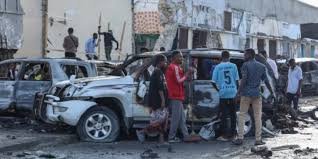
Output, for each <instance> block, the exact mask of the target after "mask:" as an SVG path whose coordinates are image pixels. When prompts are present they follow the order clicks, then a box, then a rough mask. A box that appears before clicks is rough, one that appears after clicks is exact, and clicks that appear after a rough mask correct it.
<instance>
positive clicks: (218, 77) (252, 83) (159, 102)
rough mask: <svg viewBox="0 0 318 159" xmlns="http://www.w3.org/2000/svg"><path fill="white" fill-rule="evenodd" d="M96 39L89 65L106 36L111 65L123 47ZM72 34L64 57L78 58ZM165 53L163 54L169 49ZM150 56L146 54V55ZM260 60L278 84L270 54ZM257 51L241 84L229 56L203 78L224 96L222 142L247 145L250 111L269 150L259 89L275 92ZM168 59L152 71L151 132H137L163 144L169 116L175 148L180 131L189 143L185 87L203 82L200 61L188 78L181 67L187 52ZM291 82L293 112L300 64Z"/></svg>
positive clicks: (158, 60) (88, 46)
mask: <svg viewBox="0 0 318 159" xmlns="http://www.w3.org/2000/svg"><path fill="white" fill-rule="evenodd" d="M100 29H101V28H100V27H99V28H98V30H99V31H98V33H94V34H93V36H92V38H90V39H88V40H87V41H86V43H85V52H86V56H87V58H88V59H89V60H91V59H98V57H97V55H96V51H95V48H96V47H97V46H98V45H99V42H100V40H99V36H104V45H105V57H106V59H107V60H111V56H110V54H111V51H112V49H113V48H112V47H113V45H112V44H113V42H115V43H116V44H117V47H116V49H115V50H117V49H118V42H117V41H116V39H115V38H114V37H113V35H112V32H111V31H109V32H100ZM73 33H74V30H73V28H69V29H68V34H69V35H68V36H66V37H65V38H64V43H63V47H64V49H65V57H67V58H75V57H76V52H77V48H78V46H79V42H78V38H77V37H76V36H74V35H73ZM160 50H162V51H164V50H165V49H164V48H161V49H160ZM142 52H145V51H142ZM259 54H260V55H261V56H262V57H264V58H265V59H266V62H267V63H268V64H269V65H270V67H271V69H272V71H273V73H274V77H275V79H276V80H277V79H278V78H279V72H278V68H277V65H276V62H275V61H274V60H272V59H270V58H269V57H268V56H267V53H266V51H260V52H259ZM255 55H256V53H255V51H254V50H253V49H247V50H245V53H244V58H245V63H244V64H243V66H242V67H241V68H240V70H241V76H242V77H241V79H240V77H239V71H238V68H237V66H236V65H235V64H234V63H232V62H230V53H229V52H228V51H223V52H222V59H221V62H220V61H218V59H213V60H206V61H203V63H202V64H203V65H204V66H203V67H202V68H203V69H204V70H202V71H201V72H203V73H204V75H203V76H204V77H203V76H202V75H199V76H202V77H201V78H204V79H206V80H211V81H212V84H213V86H214V88H215V89H216V90H217V91H218V92H219V96H220V108H221V109H220V115H221V116H220V119H221V132H222V135H221V136H220V137H219V138H218V139H219V140H222V141H228V140H230V139H232V141H233V144H236V145H242V144H243V137H244V136H243V134H244V129H243V128H244V123H245V115H246V114H247V113H248V110H249V108H250V107H252V108H253V112H254V121H255V138H256V141H255V145H263V144H265V143H264V142H263V141H262V130H261V128H262V119H261V118H262V97H261V90H260V86H261V83H262V82H264V83H265V84H266V86H267V88H268V89H269V91H270V93H271V94H272V95H273V97H274V98H275V92H274V91H273V90H274V89H273V88H272V87H271V85H270V83H269V80H268V77H267V71H268V70H267V68H266V66H265V65H263V64H262V63H260V62H257V61H256V60H255ZM167 61H168V60H167V58H166V57H165V56H164V55H162V54H159V55H157V56H156V57H155V60H154V64H153V66H154V67H155V70H154V71H153V73H152V75H151V78H150V87H149V103H148V106H149V107H150V108H151V113H150V114H151V118H152V119H151V121H150V124H149V126H148V127H146V128H145V129H143V130H138V131H137V136H138V138H139V139H140V140H141V141H144V140H145V134H149V133H154V132H157V133H159V134H160V142H164V136H165V133H166V131H167V129H168V116H170V128H169V133H168V141H169V142H170V143H173V142H180V141H181V140H180V138H178V137H177V136H176V134H177V130H178V129H180V130H181V132H182V135H183V139H187V138H188V137H189V133H188V129H187V125H186V115H185V113H184V106H183V101H184V100H185V98H186V97H185V93H184V81H185V80H186V79H192V80H193V79H197V78H198V77H197V76H198V74H197V72H198V70H197V69H198V61H193V68H191V69H190V70H189V71H188V72H186V73H185V72H184V71H183V69H182V67H181V65H182V62H183V57H182V52H180V51H174V52H173V53H172V59H171V63H170V64H169V65H168V66H167ZM288 63H289V67H290V69H289V72H288V81H287V87H286V97H287V99H288V102H289V104H290V105H291V104H292V103H293V105H294V106H293V108H294V109H296V110H297V109H298V100H299V97H300V95H301V83H302V78H303V77H302V70H301V68H300V67H299V66H297V65H296V62H295V59H290V60H289V62H288ZM237 101H240V104H239V105H240V110H239V118H238V131H237V128H236V123H237V121H236V119H237V118H236V109H235V105H236V103H237ZM227 118H230V126H231V131H230V132H227V131H226V127H227Z"/></svg>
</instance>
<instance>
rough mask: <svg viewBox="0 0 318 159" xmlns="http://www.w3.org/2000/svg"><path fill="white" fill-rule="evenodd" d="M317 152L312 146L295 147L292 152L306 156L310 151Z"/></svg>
mask: <svg viewBox="0 0 318 159" xmlns="http://www.w3.org/2000/svg"><path fill="white" fill-rule="evenodd" d="M317 152H318V151H317V149H313V148H309V147H307V148H305V149H296V150H295V151H294V153H295V154H296V155H299V156H307V155H309V154H311V153H317Z"/></svg>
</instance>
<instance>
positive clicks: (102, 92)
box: [34, 49, 284, 142]
mask: <svg viewBox="0 0 318 159" xmlns="http://www.w3.org/2000/svg"><path fill="white" fill-rule="evenodd" d="M181 51H182V53H183V56H184V70H185V71H187V70H188V69H189V68H190V67H192V65H193V60H194V59H197V60H198V70H197V78H196V79H192V80H187V81H186V82H185V88H186V89H185V90H186V96H187V97H188V98H187V99H186V100H185V101H184V104H185V106H186V108H187V109H186V110H185V111H186V114H187V123H188V126H189V128H190V130H200V129H201V131H200V133H199V134H201V136H202V137H203V138H205V139H210V138H212V137H215V136H216V135H217V133H216V132H217V129H218V127H219V122H218V119H219V118H218V114H219V96H218V92H217V91H216V90H215V89H214V88H213V86H212V84H211V80H209V79H206V78H205V77H204V76H202V74H203V72H200V71H201V69H200V66H202V65H203V63H204V60H206V59H210V60H211V59H212V58H218V59H220V57H221V52H222V50H219V49H199V50H181ZM228 51H229V52H230V53H231V57H230V61H231V62H233V63H235V64H236V65H237V66H238V68H239V70H240V68H241V66H242V64H243V63H244V56H243V53H242V52H240V51H236V50H228ZM157 54H164V55H166V56H167V57H168V59H169V58H170V55H171V52H149V53H143V54H139V55H133V56H130V57H127V59H126V60H125V62H123V64H121V65H119V66H118V67H117V68H116V69H114V70H113V71H112V72H111V73H110V75H108V76H100V77H92V78H83V79H76V80H75V79H74V78H73V79H71V80H68V81H63V82H59V83H57V84H55V85H54V86H53V87H52V88H51V89H50V91H49V92H48V93H46V94H38V95H37V97H36V102H35V104H34V114H35V116H36V118H37V119H40V120H42V121H45V122H47V123H52V124H56V123H66V124H68V125H71V126H76V128H77V134H78V135H79V137H80V138H81V139H82V140H84V141H94V142H113V141H115V140H116V139H117V138H118V136H119V134H120V132H121V131H122V132H126V133H129V132H130V130H131V129H132V128H143V127H145V126H146V124H147V123H148V121H149V119H150V118H149V109H148V108H147V106H146V104H145V103H147V89H148V86H149V78H150V75H151V72H152V70H153V67H152V65H151V63H152V60H151V59H152V57H154V56H155V55H157ZM256 60H257V61H259V62H261V63H263V64H265V65H266V67H267V76H268V79H269V81H270V84H271V86H272V87H273V88H274V89H275V92H276V95H271V94H270V93H269V90H268V89H267V88H266V86H265V84H263V85H262V89H261V90H262V97H263V112H264V118H263V119H264V122H265V121H266V120H267V119H272V117H273V116H274V114H276V113H277V112H276V111H278V110H279V109H278V108H279V107H278V106H279V105H283V104H282V103H283V101H284V100H283V99H284V93H283V90H284V88H283V86H280V85H279V83H280V82H279V80H278V81H276V80H275V79H274V74H273V71H272V70H271V67H270V66H269V64H268V63H266V60H265V59H264V58H263V57H262V56H257V58H256ZM118 72H121V73H120V75H121V76H118V75H119V74H118ZM123 72H124V74H125V75H123ZM116 75H117V76H116ZM282 83H284V82H282ZM275 96H276V98H274V97H275ZM238 107H239V105H238V106H237V108H238ZM250 114H251V113H249V114H248V115H247V116H246V121H245V126H244V130H245V131H244V133H245V135H251V134H253V131H254V130H253V129H254V123H253V117H252V116H251V115H250ZM264 130H265V131H268V132H269V133H271V132H270V131H269V130H268V129H266V128H265V127H264Z"/></svg>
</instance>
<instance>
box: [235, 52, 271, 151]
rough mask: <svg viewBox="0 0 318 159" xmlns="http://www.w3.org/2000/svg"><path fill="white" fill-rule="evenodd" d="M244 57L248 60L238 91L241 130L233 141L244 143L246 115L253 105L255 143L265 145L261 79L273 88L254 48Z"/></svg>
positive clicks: (268, 86) (269, 87) (243, 69)
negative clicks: (263, 139)
mask: <svg viewBox="0 0 318 159" xmlns="http://www.w3.org/2000/svg"><path fill="white" fill-rule="evenodd" d="M244 58H245V60H246V62H245V63H244V64H243V66H242V68H241V73H242V81H241V84H240V87H239V90H238V93H237V96H241V103H240V114H239V125H238V126H239V131H238V138H237V139H236V140H234V141H233V143H234V144H235V145H242V144H243V137H244V136H243V134H244V123H245V116H246V114H247V113H248V109H249V108H250V106H252V108H253V111H254V119H255V138H256V141H255V145H264V144H265V143H264V142H263V141H262V130H261V129H262V98H261V91H260V86H261V81H264V82H265V84H266V86H267V88H268V89H269V91H270V92H271V94H272V95H274V94H273V90H272V88H271V86H270V84H269V82H268V79H267V76H266V67H265V66H264V65H263V64H261V63H259V62H257V61H256V60H255V51H254V50H253V49H247V50H245V54H244Z"/></svg>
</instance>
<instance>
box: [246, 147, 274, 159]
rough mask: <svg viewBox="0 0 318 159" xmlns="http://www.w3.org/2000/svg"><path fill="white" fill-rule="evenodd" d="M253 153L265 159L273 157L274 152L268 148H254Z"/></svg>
mask: <svg viewBox="0 0 318 159" xmlns="http://www.w3.org/2000/svg"><path fill="white" fill-rule="evenodd" d="M251 152H253V153H254V154H256V155H259V156H261V157H265V158H269V157H271V156H273V152H272V151H271V150H268V148H267V147H266V146H254V147H252V148H251Z"/></svg>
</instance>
